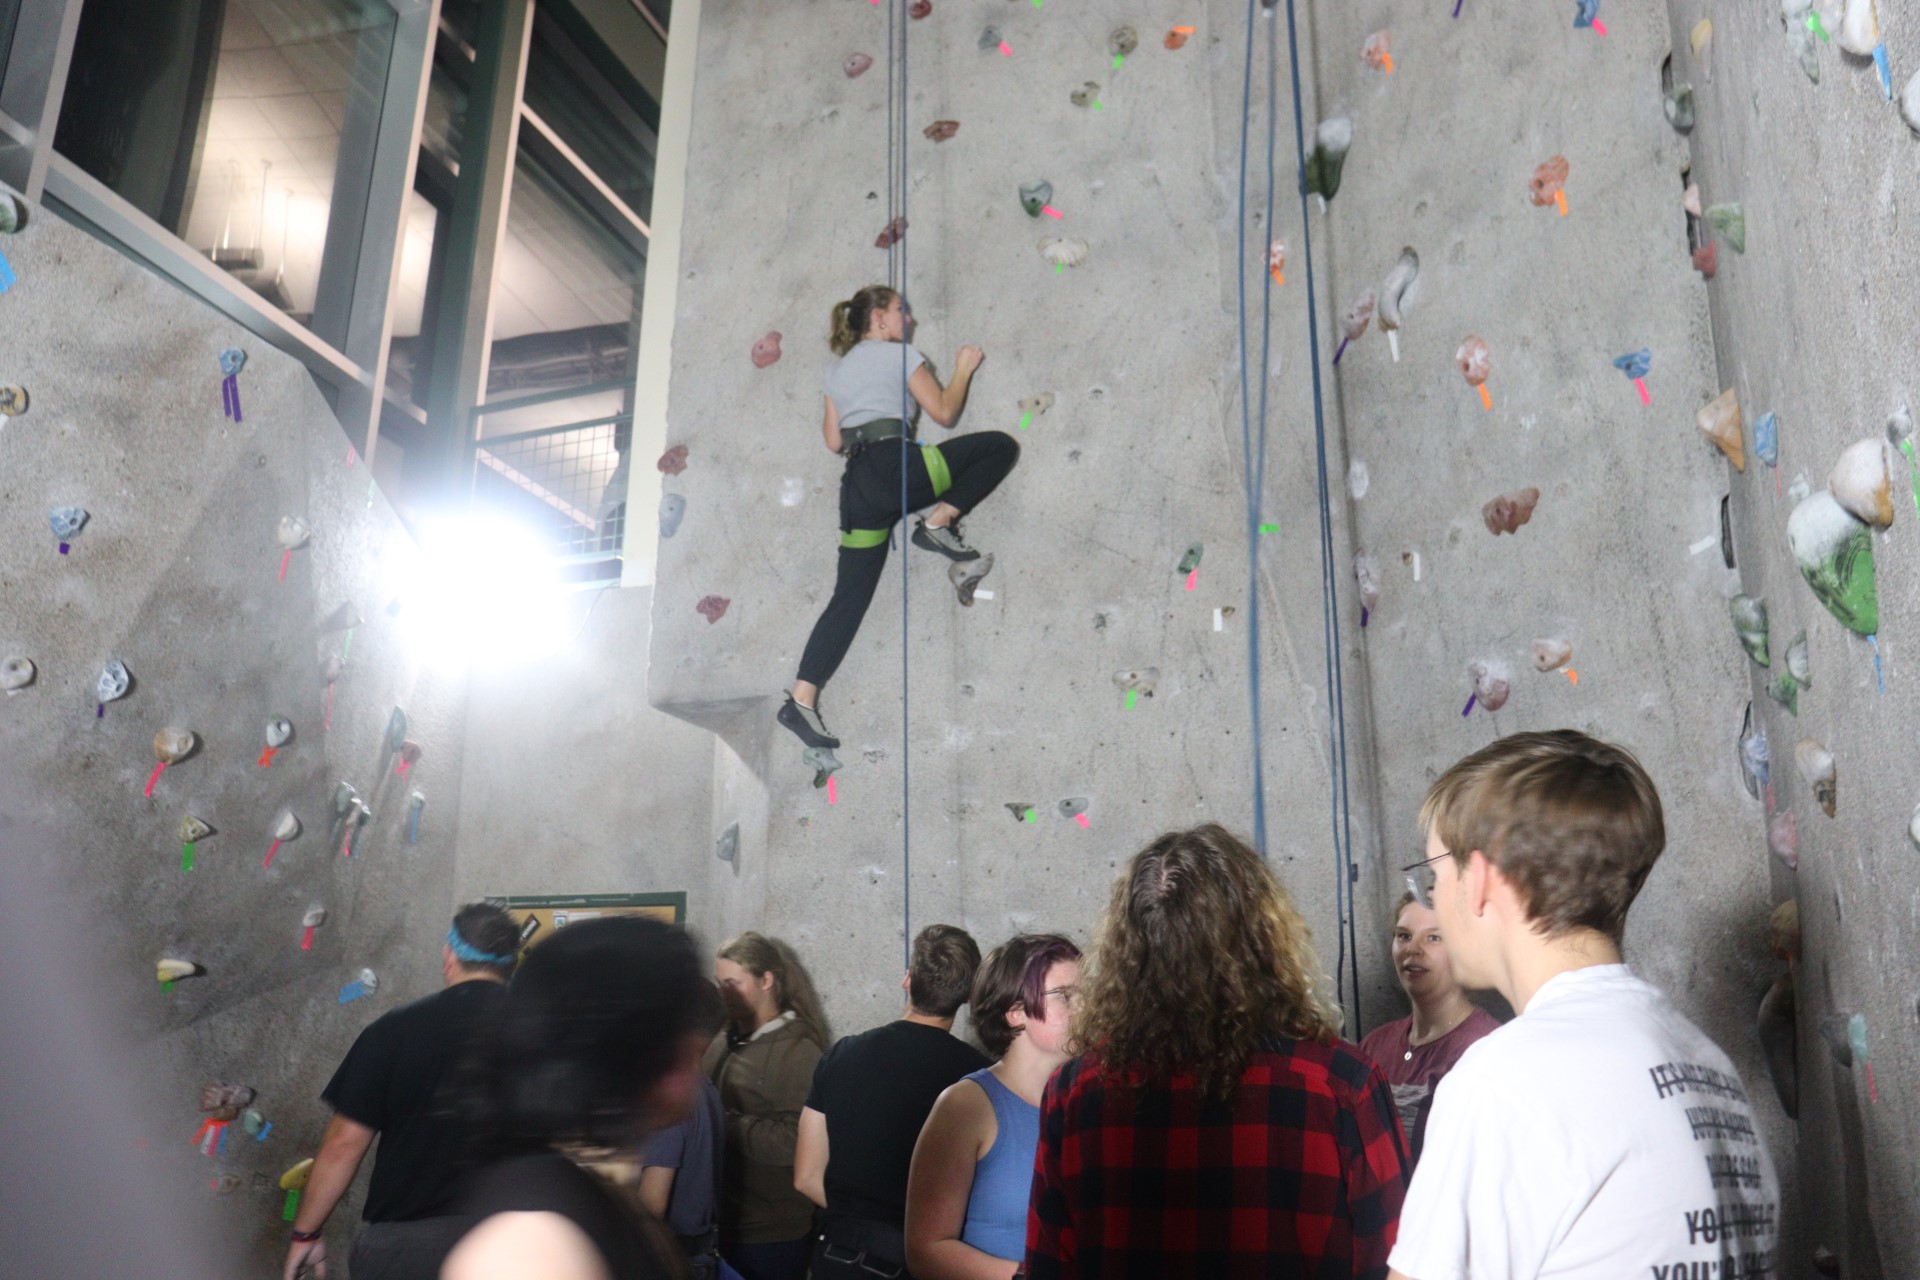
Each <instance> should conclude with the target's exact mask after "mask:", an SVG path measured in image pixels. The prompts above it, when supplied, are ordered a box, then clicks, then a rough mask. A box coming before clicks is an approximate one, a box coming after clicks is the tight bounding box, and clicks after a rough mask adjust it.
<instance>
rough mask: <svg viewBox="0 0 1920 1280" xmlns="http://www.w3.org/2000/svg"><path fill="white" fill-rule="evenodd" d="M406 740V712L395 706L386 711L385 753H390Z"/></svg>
mask: <svg viewBox="0 0 1920 1280" xmlns="http://www.w3.org/2000/svg"><path fill="white" fill-rule="evenodd" d="M406 740H407V713H406V712H405V711H403V710H401V709H400V708H399V707H395V708H394V709H393V710H392V711H389V712H388V713H387V754H388V755H392V754H393V753H394V752H396V751H398V750H399V749H400V745H401V744H402V743H404V742H405V741H406Z"/></svg>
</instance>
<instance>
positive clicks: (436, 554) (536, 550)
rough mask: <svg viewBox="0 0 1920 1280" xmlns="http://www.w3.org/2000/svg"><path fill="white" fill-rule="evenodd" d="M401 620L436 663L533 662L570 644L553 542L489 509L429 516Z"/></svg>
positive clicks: (563, 594) (423, 531) (423, 527)
mask: <svg viewBox="0 0 1920 1280" xmlns="http://www.w3.org/2000/svg"><path fill="white" fill-rule="evenodd" d="M417 575H418V576H417V578H416V580H415V582H414V586H413V590H411V591H410V592H407V593H406V596H407V599H406V608H405V611H404V613H403V615H402V616H403V617H406V618H407V619H409V620H410V623H411V625H412V627H413V628H414V631H415V633H416V635H418V637H419V639H420V640H421V642H422V643H423V644H424V645H425V646H426V657H427V658H428V659H429V660H430V661H432V660H441V661H444V660H447V659H450V658H451V659H456V660H459V661H461V662H463V663H468V664H474V665H499V664H506V663H515V662H528V661H533V660H536V659H539V658H545V657H549V656H551V655H553V654H555V653H558V652H559V651H560V650H561V649H563V648H565V647H566V643H567V635H566V631H565V612H566V611H565V598H564V597H565V590H564V588H563V586H562V584H561V581H560V575H559V572H558V567H557V565H556V564H555V562H554V559H553V552H552V547H551V544H550V543H549V542H548V541H547V540H546V539H544V538H542V537H541V536H540V535H539V534H538V533H535V532H534V531H533V530H531V529H529V528H527V527H526V526H525V525H522V524H518V523H516V522H514V521H512V520H509V519H507V518H505V517H504V516H499V515H493V514H490V513H487V512H474V513H472V514H469V515H465V516H459V517H453V518H445V519H439V520H433V521H429V522H427V523H426V524H424V525H423V526H422V528H421V538H420V557H419V560H418V568H417Z"/></svg>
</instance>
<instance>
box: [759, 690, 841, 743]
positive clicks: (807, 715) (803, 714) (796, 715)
mask: <svg viewBox="0 0 1920 1280" xmlns="http://www.w3.org/2000/svg"><path fill="white" fill-rule="evenodd" d="M774 718H775V719H776V720H778V721H779V722H780V723H781V724H783V725H785V726H786V727H787V728H789V729H791V730H793V733H794V736H795V737H797V738H799V739H800V741H802V742H804V743H806V744H807V745H808V746H809V747H825V748H826V749H827V750H829V751H831V750H832V749H833V748H835V747H837V746H839V745H840V739H838V738H836V737H834V736H833V735H832V734H830V733H828V732H827V724H826V721H824V720H822V719H821V718H820V712H819V710H818V709H817V708H815V707H803V706H801V705H800V704H799V703H797V702H795V701H794V700H793V695H792V694H788V695H787V702H786V705H785V706H783V707H781V708H780V714H779V715H777V716H775V717H774Z"/></svg>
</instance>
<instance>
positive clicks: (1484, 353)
mask: <svg viewBox="0 0 1920 1280" xmlns="http://www.w3.org/2000/svg"><path fill="white" fill-rule="evenodd" d="M1453 362H1454V363H1455V364H1457V365H1459V366H1460V376H1461V377H1463V378H1465V379H1466V380H1467V385H1468V386H1470V387H1478V386H1482V385H1484V384H1485V382H1486V380H1487V374H1488V373H1489V372H1491V370H1492V366H1493V354H1492V352H1490V351H1488V350H1487V344H1486V340H1485V339H1483V338H1479V337H1476V336H1475V335H1473V334H1471V333H1470V334H1468V335H1467V336H1466V337H1465V338H1463V339H1461V341H1460V346H1459V347H1458V348H1457V349H1456V350H1455V351H1454V353H1453Z"/></svg>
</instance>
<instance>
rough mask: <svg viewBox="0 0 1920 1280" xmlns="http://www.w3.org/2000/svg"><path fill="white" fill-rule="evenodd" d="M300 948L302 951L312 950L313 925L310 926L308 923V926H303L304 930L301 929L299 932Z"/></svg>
mask: <svg viewBox="0 0 1920 1280" xmlns="http://www.w3.org/2000/svg"><path fill="white" fill-rule="evenodd" d="M300 949H301V950H302V951H311V950H313V926H312V925H308V926H307V927H306V928H305V929H304V930H303V931H302V932H301V934H300Z"/></svg>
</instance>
